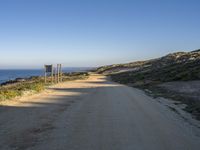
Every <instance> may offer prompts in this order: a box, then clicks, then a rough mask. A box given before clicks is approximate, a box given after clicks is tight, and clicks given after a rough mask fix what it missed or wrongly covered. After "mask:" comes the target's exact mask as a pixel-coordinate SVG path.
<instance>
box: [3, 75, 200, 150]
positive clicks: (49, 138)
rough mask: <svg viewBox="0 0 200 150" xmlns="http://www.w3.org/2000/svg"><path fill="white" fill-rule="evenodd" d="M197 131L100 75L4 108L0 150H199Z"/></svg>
mask: <svg viewBox="0 0 200 150" xmlns="http://www.w3.org/2000/svg"><path fill="white" fill-rule="evenodd" d="M199 130H200V129H198V128H196V127H194V126H193V125H191V124H190V123H188V122H187V121H186V120H184V119H183V118H182V117H180V116H179V115H177V114H176V113H175V112H174V111H172V110H170V109H169V107H166V106H165V105H163V103H160V102H158V101H156V100H154V99H152V98H151V97H149V96H147V95H145V93H144V92H142V91H140V90H138V89H134V88H130V87H127V86H124V85H120V84H117V83H114V82H110V81H108V80H107V78H106V77H105V76H100V75H92V76H91V77H90V78H89V79H87V80H82V81H74V82H67V83H62V84H59V85H56V86H54V87H51V88H50V89H48V90H47V91H45V92H43V93H41V94H39V95H36V96H29V97H25V98H23V99H21V100H20V101H11V102H6V103H4V104H1V106H0V150H66V149H67V150H133V149H134V150H179V149H180V150H198V149H199V147H200V131H199Z"/></svg>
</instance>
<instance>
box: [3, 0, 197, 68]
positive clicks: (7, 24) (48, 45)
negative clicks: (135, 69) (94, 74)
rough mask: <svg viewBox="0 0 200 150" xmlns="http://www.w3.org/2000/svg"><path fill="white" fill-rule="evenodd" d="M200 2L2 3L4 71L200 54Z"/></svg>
mask: <svg viewBox="0 0 200 150" xmlns="http://www.w3.org/2000/svg"><path fill="white" fill-rule="evenodd" d="M199 7H200V1H199V0H0V55H1V58H0V68H41V67H42V66H43V64H48V63H49V64H52V63H53V64H55V63H62V64H64V66H66V67H69V66H70V67H72V66H73V67H79V66H100V65H105V64H113V63H123V62H129V61H136V60H143V59H149V58H155V57H159V56H162V55H165V54H167V53H171V52H175V51H189V50H195V49H199V48H200V28H199V27H200V19H199V18H200V9H199Z"/></svg>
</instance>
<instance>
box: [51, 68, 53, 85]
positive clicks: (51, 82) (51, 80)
mask: <svg viewBox="0 0 200 150" xmlns="http://www.w3.org/2000/svg"><path fill="white" fill-rule="evenodd" d="M51 83H52V84H53V65H52V68H51Z"/></svg>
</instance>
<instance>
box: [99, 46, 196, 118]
mask: <svg viewBox="0 0 200 150" xmlns="http://www.w3.org/2000/svg"><path fill="white" fill-rule="evenodd" d="M97 72H98V73H102V74H106V75H109V76H111V78H112V80H113V81H115V82H119V83H122V84H127V85H129V86H133V87H138V88H141V89H144V90H145V91H148V94H151V95H152V96H154V97H167V98H170V99H173V100H176V101H178V102H180V103H183V104H187V106H186V107H185V108H184V109H185V110H187V111H188V112H190V113H192V114H193V115H194V116H196V118H197V119H200V84H199V83H200V81H198V80H200V49H199V50H195V51H191V52H176V53H172V54H168V55H166V56H164V57H161V58H157V59H152V60H147V61H137V62H131V63H127V64H117V65H110V66H103V67H100V68H98V69H97Z"/></svg>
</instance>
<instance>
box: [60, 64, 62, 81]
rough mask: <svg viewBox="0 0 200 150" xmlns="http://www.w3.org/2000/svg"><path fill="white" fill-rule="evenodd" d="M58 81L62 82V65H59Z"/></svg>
mask: <svg viewBox="0 0 200 150" xmlns="http://www.w3.org/2000/svg"><path fill="white" fill-rule="evenodd" d="M60 81H61V82H62V64H60Z"/></svg>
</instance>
